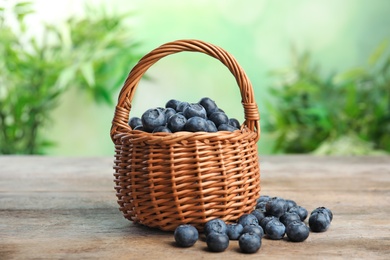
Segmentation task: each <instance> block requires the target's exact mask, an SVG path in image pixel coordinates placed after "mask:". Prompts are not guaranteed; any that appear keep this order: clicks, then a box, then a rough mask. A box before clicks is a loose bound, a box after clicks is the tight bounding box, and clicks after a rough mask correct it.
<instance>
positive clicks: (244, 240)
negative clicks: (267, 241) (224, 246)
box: [238, 233, 261, 254]
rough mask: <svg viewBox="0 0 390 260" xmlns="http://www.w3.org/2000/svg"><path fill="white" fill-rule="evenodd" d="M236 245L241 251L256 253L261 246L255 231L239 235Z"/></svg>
mask: <svg viewBox="0 0 390 260" xmlns="http://www.w3.org/2000/svg"><path fill="white" fill-rule="evenodd" d="M238 245H239V246H240V250H241V252H243V253H247V254H253V253H256V252H257V251H258V250H259V249H260V247H261V238H260V237H259V236H258V235H256V234H255V233H245V234H242V236H240V239H239V240H238Z"/></svg>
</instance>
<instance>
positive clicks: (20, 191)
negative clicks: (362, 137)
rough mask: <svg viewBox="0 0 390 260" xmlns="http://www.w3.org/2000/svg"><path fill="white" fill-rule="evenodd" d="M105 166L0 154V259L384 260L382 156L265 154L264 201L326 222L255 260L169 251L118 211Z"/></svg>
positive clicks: (272, 245) (269, 245)
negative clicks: (325, 213)
mask: <svg viewBox="0 0 390 260" xmlns="http://www.w3.org/2000/svg"><path fill="white" fill-rule="evenodd" d="M112 165H113V158H111V157H110V158H65V157H42V156H0V259H258V258H260V257H263V259H264V258H265V259H267V258H268V259H270V258H272V259H295V258H296V259H390V157H386V156H380V157H343V158H340V157H312V156H268V157H266V156H264V157H261V158H260V168H261V181H262V182H261V186H262V194H263V195H270V196H279V197H284V198H289V199H293V200H295V201H296V202H298V204H299V205H302V206H304V207H305V208H307V209H308V210H309V211H311V210H313V209H314V208H316V207H318V206H326V207H328V208H330V209H331V210H332V211H333V214H334V219H333V222H332V224H331V226H330V228H329V230H328V231H326V232H325V233H310V236H309V238H308V239H307V240H306V241H305V242H303V243H292V242H288V241H287V240H286V239H285V240H280V241H273V240H267V239H265V238H263V240H262V247H261V249H260V250H259V251H258V252H257V253H256V254H253V255H245V254H242V253H240V252H239V248H238V243H237V241H231V242H230V245H229V248H228V249H227V250H226V251H225V252H223V253H211V252H208V251H207V248H206V243H205V242H204V240H202V239H201V240H199V241H198V242H197V243H196V244H195V245H194V246H193V247H191V248H186V249H183V248H178V247H176V246H175V243H174V238H173V234H172V233H171V232H163V231H159V230H156V229H150V228H146V227H142V226H139V225H134V224H132V223H131V222H130V221H128V220H126V219H125V218H124V217H123V216H122V214H121V212H120V211H119V209H118V205H117V203H116V196H115V192H114V188H113V187H114V183H113V170H112Z"/></svg>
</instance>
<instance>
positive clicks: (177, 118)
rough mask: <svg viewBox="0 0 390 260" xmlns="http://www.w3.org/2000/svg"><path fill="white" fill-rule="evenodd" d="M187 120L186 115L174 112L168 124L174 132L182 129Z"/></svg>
mask: <svg viewBox="0 0 390 260" xmlns="http://www.w3.org/2000/svg"><path fill="white" fill-rule="evenodd" d="M186 122H187V119H186V117H185V116H183V115H182V114H180V113H177V114H174V115H173V116H171V117H170V118H169V119H168V122H167V126H168V128H169V129H171V131H172V132H173V133H175V132H179V131H182V130H183V129H184V126H185V124H186Z"/></svg>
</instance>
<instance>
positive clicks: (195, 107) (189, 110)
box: [183, 103, 207, 119]
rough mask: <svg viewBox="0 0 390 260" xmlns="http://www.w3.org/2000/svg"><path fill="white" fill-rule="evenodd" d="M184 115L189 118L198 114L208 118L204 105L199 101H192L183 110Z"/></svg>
mask: <svg viewBox="0 0 390 260" xmlns="http://www.w3.org/2000/svg"><path fill="white" fill-rule="evenodd" d="M183 114H184V116H185V117H186V118H187V119H189V118H191V117H194V116H198V117H201V118H204V119H206V118H207V113H206V110H205V109H204V107H202V106H201V105H200V104H198V103H192V104H189V105H188V106H187V107H186V108H185V109H184V111H183Z"/></svg>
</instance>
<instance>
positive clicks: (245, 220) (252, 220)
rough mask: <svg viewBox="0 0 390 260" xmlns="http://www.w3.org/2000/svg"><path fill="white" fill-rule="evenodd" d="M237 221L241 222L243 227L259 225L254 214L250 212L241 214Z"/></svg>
mask: <svg viewBox="0 0 390 260" xmlns="http://www.w3.org/2000/svg"><path fill="white" fill-rule="evenodd" d="M237 223H239V224H241V225H242V226H243V227H245V226H246V225H259V221H258V220H257V218H256V216H255V215H252V214H243V215H241V216H240V218H239V219H238V221H237Z"/></svg>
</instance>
